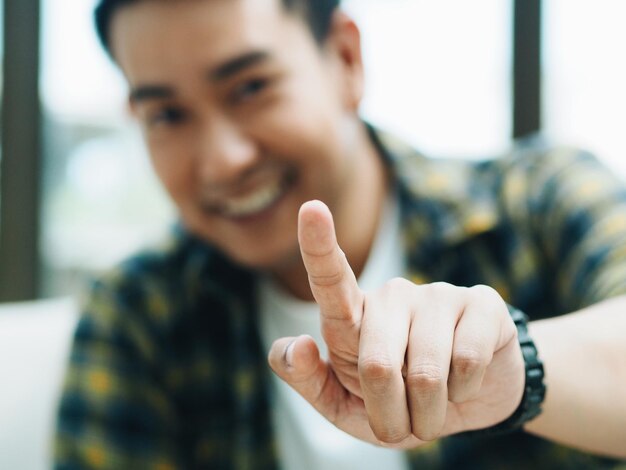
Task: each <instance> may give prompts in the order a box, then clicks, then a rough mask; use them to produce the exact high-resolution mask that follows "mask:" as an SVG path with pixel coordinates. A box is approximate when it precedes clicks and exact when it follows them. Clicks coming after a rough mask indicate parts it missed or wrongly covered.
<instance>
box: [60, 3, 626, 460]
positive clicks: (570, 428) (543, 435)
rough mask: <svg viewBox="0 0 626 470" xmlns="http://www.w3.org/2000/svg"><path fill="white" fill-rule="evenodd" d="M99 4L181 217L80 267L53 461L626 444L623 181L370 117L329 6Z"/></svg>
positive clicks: (595, 453)
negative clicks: (110, 261)
mask: <svg viewBox="0 0 626 470" xmlns="http://www.w3.org/2000/svg"><path fill="white" fill-rule="evenodd" d="M96 18H97V24H98V28H99V33H100V35H101V38H102V40H103V43H104V44H105V47H107V49H108V50H109V52H110V53H111V56H112V57H113V59H114V60H115V61H116V63H117V64H118V65H119V67H120V68H121V70H122V71H123V73H124V75H125V77H126V79H127V80H128V83H129V88H130V105H131V108H132V110H133V112H134V113H135V115H136V116H137V118H138V119H139V121H140V122H141V124H142V126H143V129H144V134H145V139H146V142H147V145H148V148H149V152H150V155H151V159H152V163H153V165H154V168H155V171H156V173H157V175H158V176H159V178H160V180H161V181H162V183H163V185H164V186H165V188H166V189H167V191H168V192H169V194H170V195H171V197H172V198H173V200H174V202H175V203H176V206H177V208H178V210H179V213H180V218H181V227H180V228H179V230H178V232H177V234H176V236H175V237H174V239H173V241H172V242H171V244H170V245H169V246H166V247H162V248H161V249H159V250H154V251H151V252H147V253H145V254H142V255H139V256H137V257H135V258H133V259H131V260H129V261H128V262H127V263H125V264H124V265H123V266H122V267H121V268H120V269H118V270H117V271H115V272H114V273H112V274H111V275H109V276H108V277H106V278H105V279H103V280H102V281H100V282H98V283H96V284H95V286H94V289H93V293H92V297H91V299H90V301H89V303H88V304H87V306H86V308H85V314H84V316H83V319H82V320H81V323H80V325H79V327H78V329H77V333H76V339H75V344H74V349H73V353H72V360H71V367H70V371H69V373H68V377H67V381H66V387H65V392H64V396H63V399H62V402H61V409H60V420H59V431H58V438H57V445H56V462H57V466H58V468H83V467H87V468H274V467H275V466H277V465H279V464H282V465H283V466H284V467H285V468H332V466H333V465H334V466H335V468H349V465H352V466H353V467H354V468H380V467H382V466H383V465H384V467H385V468H409V465H410V466H414V467H416V468H417V467H420V468H423V467H433V468H447V467H449V468H459V467H461V468H465V467H470V468H472V467H473V468H484V467H489V466H500V467H504V468H515V467H519V468H528V467H529V466H530V465H534V466H538V467H542V466H543V467H546V468H554V467H555V466H560V467H569V468H598V467H599V466H600V467H601V466H606V467H611V466H615V465H618V462H617V461H616V460H614V459H615V458H626V402H625V401H624V399H623V396H624V390H626V361H625V359H624V358H626V341H624V340H623V331H626V314H625V312H626V262H625V261H626V190H625V188H624V186H623V184H621V183H620V182H619V181H617V180H616V179H614V178H613V177H612V176H611V175H610V174H609V173H608V172H607V171H606V170H604V169H602V168H601V167H600V166H599V165H598V164H597V162H596V161H595V160H594V159H593V158H592V157H590V156H589V155H586V154H583V153H579V152H575V151H572V150H558V151H548V150H546V149H542V148H533V147H526V148H522V149H521V150H519V151H518V152H516V153H515V154H514V155H513V156H510V157H509V158H503V159H501V160H496V161H486V162H481V163H477V164H472V163H468V162H450V161H430V160H427V159H426V158H424V157H422V156H420V155H418V154H416V153H415V152H413V151H412V150H410V149H408V148H407V147H405V146H403V145H402V144H401V143H399V142H397V141H395V140H394V139H393V138H390V137H388V136H385V135H384V134H382V133H381V132H379V131H377V130H375V129H373V128H371V127H369V126H367V125H366V124H364V123H363V122H362V121H361V120H360V118H359V115H358V107H359V103H360V100H361V96H362V90H363V68H362V62H361V54H360V44H359V32H358V29H357V27H356V25H355V24H354V23H353V22H352V21H351V20H350V19H349V18H348V17H347V16H346V15H344V14H343V13H342V12H341V11H339V10H338V9H337V5H336V4H335V2H332V1H326V2H320V1H305V0H301V1H296V0H292V1H288V0H179V1H173V0H169V1H168V0H102V1H101V4H100V6H99V8H98V10H97V15H96ZM321 201H323V202H321ZM331 214H332V215H331ZM339 247H341V248H339ZM357 277H358V279H359V283H358V284H357V281H356V279H357ZM435 281H437V282H435ZM487 285H488V286H491V287H487ZM313 299H314V300H315V302H316V304H315V303H312V301H313ZM505 301H506V302H505ZM507 303H508V304H509V305H508V306H507ZM512 306H514V307H512ZM311 307H312V308H311ZM515 307H516V308H515ZM517 308H519V309H521V310H523V311H525V312H527V313H528V315H530V316H531V318H532V319H534V320H536V321H532V322H530V323H529V325H528V330H529V331H530V336H529V335H528V333H527V326H526V322H525V319H524V316H523V315H522V314H521V313H520V312H519V311H518V310H517ZM311 310H312V312H311ZM548 317H554V318H548ZM316 322H317V323H316ZM320 327H321V330H322V333H323V340H322V339H321V338H318V339H317V341H314V340H312V338H311V337H310V336H307V335H301V334H300V333H307V334H309V335H311V336H318V335H317V329H318V328H320ZM518 338H519V340H518ZM531 338H532V339H531ZM274 340H276V341H275V342H273V341H274ZM533 340H534V344H536V349H535V347H534V345H533ZM272 342H273V344H272ZM520 344H521V345H522V347H520ZM318 348H321V349H322V356H321V357H320V355H319V354H320V352H319V349H318ZM325 348H327V350H326V349H325ZM537 350H538V352H539V356H540V359H541V360H542V361H543V363H544V366H545V384H546V385H547V394H546V395H545V401H544V391H545V389H544V384H543V379H544V378H543V369H542V367H541V363H540V362H539V359H538V358H537ZM268 351H269V363H270V365H271V367H272V369H273V370H274V372H275V373H276V375H277V376H279V377H280V378H281V379H282V380H283V381H284V382H281V381H280V380H278V379H276V378H273V379H272V378H270V376H269V373H268V371H269V368H268V366H267V363H266V361H265V354H266V353H267V352H268ZM285 383H287V384H289V385H290V386H291V387H292V388H293V390H296V391H297V392H298V393H299V394H300V395H301V396H302V397H304V399H305V400H306V401H307V402H308V403H310V405H312V407H314V408H315V409H316V410H317V411H318V412H319V414H317V413H316V414H314V415H311V406H309V405H307V406H303V405H302V402H301V401H298V398H297V397H296V396H295V394H294V393H293V392H292V391H291V390H288V389H287V388H286V385H285ZM542 402H543V403H542ZM540 408H542V409H543V411H542V412H541V414H539V413H540V411H541V409H540ZM537 415H538V416H537ZM319 416H323V417H324V418H326V419H327V420H328V421H330V422H332V423H333V424H334V425H335V426H336V427H337V428H339V429H340V430H342V431H345V432H339V431H336V430H335V428H334V427H333V426H329V427H328V428H324V426H325V425H327V424H326V421H322V422H321V423H318V422H317V421H315V420H316V419H319V418H318V417H319ZM312 427H315V430H313V429H310V428H312ZM522 428H523V431H522ZM320 430H321V431H320ZM331 433H336V434H331ZM345 433H348V434H350V435H352V436H354V437H355V438H357V439H358V440H349V441H343V439H347V438H346V437H345ZM328 436H332V437H330V438H327V437H328ZM275 438H276V442H275V443H274V439H275ZM360 441H365V442H368V443H373V444H377V445H378V447H376V446H373V445H369V444H362V443H361V442H360ZM338 443H340V444H338ZM557 443H559V444H557ZM404 450H410V453H408V454H407V453H403V452H402V451H404ZM368 465H369V467H368Z"/></svg>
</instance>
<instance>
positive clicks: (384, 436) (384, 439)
mask: <svg viewBox="0 0 626 470" xmlns="http://www.w3.org/2000/svg"><path fill="white" fill-rule="evenodd" d="M370 427H371V428H372V432H373V433H374V436H376V439H378V440H379V441H380V442H381V443H382V444H399V443H400V442H402V441H404V440H405V439H406V438H407V437H409V436H410V432H409V431H408V430H404V429H399V428H397V427H384V428H381V427H380V426H372V425H370Z"/></svg>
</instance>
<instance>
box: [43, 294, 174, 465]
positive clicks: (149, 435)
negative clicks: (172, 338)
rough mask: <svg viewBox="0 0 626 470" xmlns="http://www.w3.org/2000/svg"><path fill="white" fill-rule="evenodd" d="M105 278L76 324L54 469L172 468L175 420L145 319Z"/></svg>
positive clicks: (55, 446)
mask: <svg viewBox="0 0 626 470" xmlns="http://www.w3.org/2000/svg"><path fill="white" fill-rule="evenodd" d="M130 297H132V295H131V293H128V292H124V291H123V290H122V289H120V288H119V287H118V286H114V285H111V283H107V282H98V283H96V284H95V285H94V288H93V291H92V294H91V297H90V300H89V301H88V303H87V305H86V308H85V310H84V313H83V316H82V318H81V320H80V322H79V324H78V327H77V330H76V333H75V337H74V344H73V349H72V352H71V357H70V362H69V368H68V372H67V375H66V380H65V385H64V390H63V394H62V397H61V401H60V405H59V415H58V425H57V433H56V438H55V445H54V459H55V460H54V461H55V468H56V469H68V470H69V469H84V468H89V469H121V468H142V469H160V470H165V469H173V468H180V467H181V466H182V465H181V464H180V461H179V456H178V454H177V449H176V441H177V433H178V423H177V419H176V413H175V412H174V410H173V409H172V405H171V403H170V401H169V400H168V399H167V393H166V391H165V390H164V388H163V386H162V385H161V384H160V383H159V379H158V356H157V352H156V351H157V348H156V347H155V340H154V339H153V334H152V335H151V332H150V326H149V325H148V324H147V323H146V322H145V321H143V320H142V316H141V315H137V314H136V312H134V311H133V309H132V308H130V307H129V304H133V303H135V302H129V301H128V300H127V299H128V298H130Z"/></svg>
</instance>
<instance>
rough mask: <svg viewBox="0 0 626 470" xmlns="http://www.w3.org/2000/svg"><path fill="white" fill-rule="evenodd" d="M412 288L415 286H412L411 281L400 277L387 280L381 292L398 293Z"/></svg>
mask: <svg viewBox="0 0 626 470" xmlns="http://www.w3.org/2000/svg"><path fill="white" fill-rule="evenodd" d="M414 287H415V284H413V283H412V282H411V281H409V280H407V279H404V278H402V277H394V278H392V279H389V280H388V281H387V282H385V284H384V285H383V288H382V290H383V291H384V292H386V293H391V292H398V291H402V290H405V289H410V288H414Z"/></svg>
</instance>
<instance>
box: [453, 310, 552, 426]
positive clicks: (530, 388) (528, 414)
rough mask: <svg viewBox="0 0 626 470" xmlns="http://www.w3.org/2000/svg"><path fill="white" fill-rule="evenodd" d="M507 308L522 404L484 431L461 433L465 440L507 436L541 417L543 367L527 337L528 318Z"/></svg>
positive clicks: (544, 393) (544, 392)
mask: <svg viewBox="0 0 626 470" xmlns="http://www.w3.org/2000/svg"><path fill="white" fill-rule="evenodd" d="M508 307H509V313H510V314H511V318H512V319H513V322H514V323H515V326H516V327H517V338H518V341H519V344H520V347H521V349H522V356H523V357H524V364H525V369H526V384H525V386H524V394H523V395H522V401H521V402H520V404H519V406H518V407H517V409H516V410H515V411H514V412H513V414H512V415H511V416H509V417H508V418H507V419H505V420H504V421H502V422H501V423H498V424H496V425H495V426H491V427H489V428H485V429H479V430H477V431H468V432H465V433H462V434H461V435H463V436H468V437H470V436H471V437H474V436H475V437H483V436H484V437H488V436H496V435H500V434H507V433H510V432H513V431H517V430H518V429H520V428H521V427H522V426H523V425H524V424H525V423H526V422H528V421H530V420H531V419H533V418H536V417H537V416H538V415H539V414H540V413H541V404H542V403H543V400H544V398H545V395H546V386H545V384H544V383H543V375H544V373H543V363H542V362H541V360H540V359H539V357H538V354H537V348H536V347H535V343H534V342H533V340H532V339H531V337H530V335H529V334H528V327H527V324H528V316H527V315H526V314H525V313H524V312H522V311H521V310H518V309H516V308H514V307H511V306H510V305H509V306H508Z"/></svg>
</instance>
